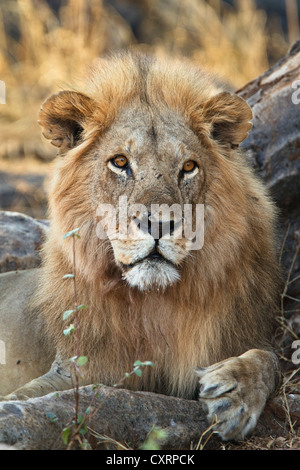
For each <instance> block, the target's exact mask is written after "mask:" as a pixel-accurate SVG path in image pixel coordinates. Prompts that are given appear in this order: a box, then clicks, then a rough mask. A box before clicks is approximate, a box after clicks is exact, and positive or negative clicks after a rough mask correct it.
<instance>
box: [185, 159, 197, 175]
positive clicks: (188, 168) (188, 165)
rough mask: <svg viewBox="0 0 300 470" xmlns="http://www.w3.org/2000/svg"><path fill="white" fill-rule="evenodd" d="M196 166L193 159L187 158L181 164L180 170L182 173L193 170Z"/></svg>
mask: <svg viewBox="0 0 300 470" xmlns="http://www.w3.org/2000/svg"><path fill="white" fill-rule="evenodd" d="M196 166H197V164H196V162H194V160H188V161H186V162H185V164H184V165H183V167H182V170H183V172H184V173H191V172H192V171H193V170H195V168H196Z"/></svg>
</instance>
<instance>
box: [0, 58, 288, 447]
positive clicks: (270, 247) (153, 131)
mask: <svg viewBox="0 0 300 470" xmlns="http://www.w3.org/2000/svg"><path fill="white" fill-rule="evenodd" d="M251 117H252V113H251V110H250V108H249V106H248V105H247V103H246V102H245V101H244V100H242V99H241V98H240V97H238V96H237V95H235V94H231V93H228V92H224V91H220V90H218V89H217V88H216V87H215V85H214V83H213V80H212V78H211V77H210V76H209V75H208V74H206V73H204V72H203V71H201V70H199V69H198V68H196V67H194V66H193V65H190V64H188V63H186V62H185V61H177V60H165V59H164V60H159V59H158V58H155V57H152V56H144V55H143V54H139V53H133V52H128V53H121V54H116V55H113V56H111V57H109V58H103V59H100V60H99V62H97V65H95V66H94V68H93V70H92V72H91V76H90V77H89V80H88V82H87V84H86V86H85V88H84V89H82V90H81V91H80V90H77V91H62V92H60V93H58V94H55V95H53V96H51V97H50V98H49V99H48V100H47V101H46V102H45V103H44V104H43V106H42V108H41V111H40V125H41V126H42V128H43V134H44V136H45V137H46V138H47V139H50V140H51V142H52V144H54V145H55V146H57V147H59V154H60V156H59V157H58V158H57V159H56V162H55V168H54V174H53V179H52V184H51V188H50V198H49V199H50V202H49V205H50V220H51V226H50V232H49V236H48V238H47V240H46V243H45V246H44V250H43V267H42V268H41V269H40V270H37V271H36V272H34V273H33V272H32V271H29V272H28V273H27V274H26V273H23V274H24V280H22V283H23V286H21V287H22V289H23V290H24V289H25V288H26V289H27V290H26V292H27V294H26V295H27V297H30V298H29V299H28V305H29V307H28V308H25V305H24V295H23V297H22V296H20V297H19V294H18V290H17V288H15V289H13V292H11V290H10V291H8V290H7V289H6V287H3V289H2V290H3V291H5V292H3V295H2V296H3V299H4V300H3V301H5V302H6V304H5V305H6V306H7V311H6V314H5V315H3V316H5V318H6V319H7V318H9V315H12V313H11V312H9V307H10V305H11V303H10V300H9V299H11V297H12V296H14V297H15V302H19V304H21V305H19V307H18V308H19V310H20V311H21V313H18V315H17V316H18V318H19V323H20V333H19V336H15V338H14V345H15V347H17V343H18V342H19V341H22V342H23V343H24V342H26V341H27V344H26V345H25V346H24V348H25V349H24V356H25V353H26V355H29V356H30V354H31V353H30V346H31V347H32V349H33V348H34V349H35V356H36V355H40V356H41V359H42V361H43V366H41V364H40V363H39V367H37V370H35V377H37V376H38V374H39V373H40V371H41V369H42V368H43V367H44V368H45V367H48V363H49V361H52V352H51V351H52V350H51V348H53V350H54V349H55V351H56V358H55V360H54V362H53V365H52V367H51V368H50V371H48V372H46V371H44V372H46V373H45V374H44V375H42V376H40V377H38V378H36V379H33V380H31V381H30V382H29V383H27V384H25V385H24V384H22V385H24V386H21V387H19V388H18V389H17V390H16V391H14V392H13V393H11V394H10V395H8V396H7V397H5V399H16V398H21V399H22V398H26V397H33V396H39V395H43V394H46V393H48V392H51V391H54V390H63V389H68V388H71V387H72V381H71V379H70V367H69V361H68V360H69V358H70V357H72V356H74V354H76V347H75V346H76V344H75V343H76V340H78V341H79V345H80V354H81V355H85V356H87V357H88V363H87V364H86V365H85V366H84V367H83V368H82V373H83V374H84V380H83V383H86V384H88V383H105V384H107V385H112V384H114V383H116V382H117V381H118V380H119V379H120V378H121V377H123V375H124V372H126V371H129V370H131V369H132V364H133V363H134V361H135V360H137V359H139V360H141V361H145V360H149V361H152V362H153V363H154V368H151V367H149V368H147V369H145V370H144V371H143V375H142V377H141V378H138V377H134V378H133V377H132V378H131V379H130V380H128V383H127V384H126V385H128V387H129V388H131V389H139V390H148V391H153V392H158V393H164V394H169V395H175V396H179V397H185V398H189V399H191V398H195V397H196V396H197V395H198V396H199V398H200V400H201V401H202V402H203V403H205V404H206V405H207V410H208V418H209V419H212V418H213V417H214V416H215V415H216V416H217V420H218V422H217V424H216V427H215V429H216V431H217V432H218V433H219V434H220V436H221V438H222V439H225V440H228V439H240V438H244V437H245V436H246V435H247V434H248V433H249V432H250V431H251V430H253V428H254V427H255V425H256V422H257V419H258V417H259V416H260V413H261V411H262V410H263V408H264V405H265V403H266V400H267V399H268V398H269V397H270V396H271V395H272V394H274V393H275V391H276V389H277V386H278V382H279V377H280V373H279V368H278V361H277V359H276V356H275V354H274V352H273V350H272V346H271V340H272V334H273V327H274V312H275V310H276V305H275V301H276V298H277V293H278V283H279V281H278V279H279V274H278V266H277V261H276V250H275V237H274V220H275V212H276V211H275V209H274V206H273V204H272V202H271V201H270V199H269V198H268V196H267V195H266V191H265V189H264V188H263V186H262V184H261V183H260V181H258V179H257V178H256V177H255V176H254V175H253V172H252V170H251V169H250V168H249V166H248V164H247V162H246V160H245V157H244V155H243V154H242V152H240V151H239V149H238V146H239V144H240V143H241V142H242V141H243V140H244V139H245V138H246V136H247V134H248V132H249V130H250V128H251V124H250V122H249V121H250V120H251ZM121 196H122V197H124V196H126V200H127V204H128V207H127V209H128V214H129V216H128V226H129V225H130V227H131V229H130V230H131V231H132V233H134V235H135V236H131V237H121V236H120V223H119V217H117V218H116V220H117V222H116V226H115V229H114V230H110V231H109V230H108V229H107V226H105V227H104V228H103V227H102V226H100V229H101V227H102V228H103V229H104V232H105V233H106V238H104V237H100V236H99V233H100V232H101V230H100V231H99V223H100V222H101V220H102V219H101V218H100V217H99V207H100V208H101V207H103V205H104V204H106V205H110V206H111V207H114V208H116V214H117V215H120V214H119V213H118V207H119V201H120V197H121ZM136 204H140V205H143V207H145V208H146V214H145V213H142V212H136V213H135V214H134V211H133V212H132V211H131V212H130V209H132V207H136V206H135V205H136ZM155 204H156V205H158V206H162V205H163V204H164V205H165V207H171V206H172V205H174V204H175V205H176V207H179V208H182V209H184V208H185V207H188V206H189V207H192V211H191V213H190V215H191V217H192V219H193V222H194V224H195V223H196V224H197V220H196V207H198V205H203V206H202V207H204V218H203V223H202V224H201V228H202V229H203V230H204V244H203V246H202V245H201V247H200V248H199V247H198V248H196V249H195V245H193V242H194V240H191V239H188V237H186V236H185V234H183V235H182V237H178V236H175V232H176V231H177V228H178V225H180V224H178V222H180V217H179V218H177V219H176V217H175V216H174V217H173V216H171V215H170V217H169V220H166V219H165V218H163V217H160V215H159V216H158V218H157V219H156V226H157V227H159V233H158V236H156V237H154V236H153V234H152V232H151V230H150V228H151V224H152V223H153V224H155V217H154V216H155V215H156V216H157V214H153V213H152V210H153V209H152V208H153V205H155ZM105 207H106V206H105ZM119 212H120V211H119ZM130 214H131V215H130ZM170 214H171V212H170ZM184 215H185V214H184V212H183V219H184ZM145 220H146V223H145ZM132 222H134V224H132ZM142 222H143V223H142ZM167 222H168V226H169V228H168V230H163V228H164V227H163V226H164V224H166V223H167ZM181 222H182V219H181ZM198 222H199V221H198ZM78 227H80V236H81V239H80V240H77V241H76V243H75V254H76V287H77V299H78V302H79V303H80V304H86V305H87V308H86V309H85V310H82V311H80V314H79V318H78V325H77V328H76V334H71V335H70V337H69V338H67V337H66V336H65V335H64V333H63V330H64V329H65V328H66V326H67V324H68V323H67V322H66V321H63V318H62V316H63V312H64V311H66V310H68V309H72V307H73V305H74V290H73V282H72V281H70V280H63V276H64V275H65V274H67V273H72V272H73V240H72V238H71V237H69V238H66V239H63V236H64V234H66V233H67V232H68V231H70V230H72V229H75V228H78ZM145 227H146V229H145ZM26 276H27V277H26ZM27 278H28V279H29V280H28V281H26V279H27ZM36 278H38V287H37V288H35V289H34V286H35V283H36V282H37V281H36ZM19 284H20V282H19ZM3 285H4V286H5V283H4V284H3ZM21 287H20V289H21ZM34 290H35V293H34ZM28 293H32V295H29V294H28ZM7 296H8V298H7ZM9 296H10V297H9ZM32 297H33V301H32V300H30V299H31V298H32ZM19 298H20V299H22V300H20V301H19V300H18V299H19ZM14 305H15V304H14ZM8 312H9V313H8ZM28 319H32V320H30V321H31V322H32V323H30V324H28V323H26V322H28V321H29V320H28ZM6 321H7V323H8V320H6ZM42 321H43V323H44V325H43V326H42ZM28 325H33V326H32V330H30V331H27V333H26V335H22V331H23V330H24V328H27V329H28V330H29V326H28ZM6 328H8V325H6ZM14 328H15V330H16V329H17V327H16V326H15V327H14ZM14 334H15V335H18V333H16V332H15V333H14ZM24 336H25V337H24ZM20 338H22V339H20ZM41 339H45V341H46V343H45V344H44V343H43V344H40V342H41ZM7 342H8V343H9V339H7ZM23 343H22V344H23ZM37 345H38V346H37ZM37 348H39V349H37ZM43 348H44V349H46V350H47V351H48V349H49V351H50V352H48V353H47V354H48V355H45V356H43V354H42V353H41V351H43ZM14 357H16V356H14ZM35 360H36V357H35ZM25 362H26V360H25ZM40 362H41V361H40ZM8 369H9V368H8V367H7V370H8ZM7 374H9V371H7ZM33 377H34V376H33ZM33 377H32V378H33ZM199 377H200V379H199ZM198 382H200V387H197V383H198ZM10 392H12V390H11V391H10ZM2 393H3V392H2ZM5 393H6V392H5Z"/></svg>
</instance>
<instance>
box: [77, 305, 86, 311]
mask: <svg viewBox="0 0 300 470" xmlns="http://www.w3.org/2000/svg"><path fill="white" fill-rule="evenodd" d="M83 308H87V305H84V304H82V305H78V307H77V310H82V309H83Z"/></svg>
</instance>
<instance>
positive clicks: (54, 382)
mask: <svg viewBox="0 0 300 470" xmlns="http://www.w3.org/2000/svg"><path fill="white" fill-rule="evenodd" d="M72 387H73V382H72V378H71V372H70V362H68V361H62V360H61V359H59V358H56V359H55V360H54V362H53V364H52V366H51V369H50V370H49V371H48V372H47V373H46V374H44V375H41V376H40V377H38V378H36V379H33V380H31V381H30V382H28V383H27V384H25V385H24V386H22V387H20V388H18V389H17V390H15V391H14V392H12V393H10V394H9V395H7V396H5V397H0V401H9V400H26V399H27V398H34V397H40V396H43V395H47V394H48V393H51V392H56V391H61V390H68V389H70V388H72Z"/></svg>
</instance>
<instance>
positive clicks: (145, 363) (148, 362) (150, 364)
mask: <svg viewBox="0 0 300 470" xmlns="http://www.w3.org/2000/svg"><path fill="white" fill-rule="evenodd" d="M143 365H144V366H151V367H154V364H153V362H151V361H145V362H143Z"/></svg>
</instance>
